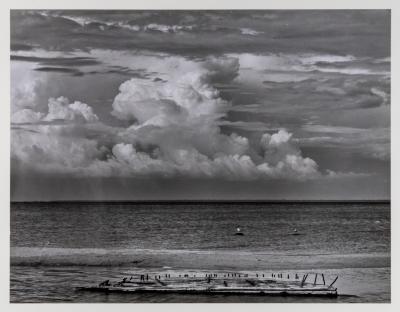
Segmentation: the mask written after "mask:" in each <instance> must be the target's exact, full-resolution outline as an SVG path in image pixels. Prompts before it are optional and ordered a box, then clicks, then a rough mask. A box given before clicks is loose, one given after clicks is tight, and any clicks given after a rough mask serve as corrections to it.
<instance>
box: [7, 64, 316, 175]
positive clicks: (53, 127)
mask: <svg viewBox="0 0 400 312" xmlns="http://www.w3.org/2000/svg"><path fill="white" fill-rule="evenodd" d="M172 68H173V71H172V72H170V73H169V75H168V77H167V79H166V80H165V79H162V80H161V79H153V80H150V79H139V78H132V79H130V80H128V81H125V82H124V83H122V84H121V86H120V88H119V93H118V94H117V96H116V97H115V99H114V101H113V104H112V108H113V110H112V112H111V113H112V115H114V116H115V117H116V118H118V119H121V120H125V121H128V123H129V126H128V127H126V128H122V129H119V130H116V131H117V132H118V133H117V135H116V136H115V135H114V132H115V131H114V132H113V133H112V136H110V137H109V138H108V139H107V140H104V139H102V140H100V139H99V137H97V136H96V135H95V136H92V137H91V138H86V137H85V136H86V133H84V136H83V137H82V136H79V135H78V136H77V131H76V130H75V128H76V127H75V128H74V123H76V122H79V123H80V124H81V127H88V125H90V124H93V123H95V124H97V127H98V128H99V127H100V128H102V129H107V130H105V133H103V135H102V137H104V135H107V131H108V128H106V127H105V126H104V125H102V124H101V122H99V118H98V117H97V115H96V114H95V113H94V112H93V110H92V108H91V107H90V106H89V105H87V104H85V103H81V102H79V101H75V102H73V103H70V101H69V100H68V99H67V98H65V97H58V98H50V99H49V101H48V112H47V114H46V113H43V112H38V111H35V110H34V109H33V108H24V109H22V110H18V111H17V112H16V113H14V115H13V122H14V123H27V122H28V123H33V124H34V123H37V122H41V123H42V124H43V123H45V124H46V125H38V126H37V127H36V128H35V131H36V132H37V133H36V132H31V133H29V134H27V133H26V132H23V133H21V132H19V133H18V135H15V137H14V139H13V148H12V150H13V155H14V157H15V158H17V159H18V160H19V161H21V162H23V163H25V164H26V165H27V166H34V167H35V169H36V170H41V171H46V172H63V173H71V174H74V175H89V176H127V177H140V176H162V177H175V176H181V177H191V178H216V177H217V178H222V179H227V180H254V179H265V178H289V179H308V178H315V177H318V176H319V172H318V168H317V164H316V163H315V162H314V161H313V160H312V159H309V158H303V157H302V155H301V151H300V150H299V149H298V148H297V147H296V146H295V145H294V143H293V142H292V140H291V134H290V133H288V132H287V131H286V130H280V131H279V132H277V133H273V134H268V133H266V134H264V135H263V136H262V138H261V141H260V143H259V145H256V146H252V145H251V144H250V142H249V140H248V139H247V138H246V137H243V136H239V135H237V134H235V133H232V134H230V135H228V134H224V133H222V132H221V129H220V127H219V121H220V119H221V118H223V117H226V114H227V111H228V110H229V108H230V103H229V102H228V101H226V100H224V99H223V98H222V97H221V95H220V93H219V91H218V90H217V89H216V88H215V87H214V84H215V83H225V84H226V83H230V82H231V81H232V80H233V79H235V78H236V76H237V75H238V70H239V62H238V59H237V58H210V59H208V60H205V61H202V62H194V63H192V64H190V66H188V64H186V63H182V65H181V64H180V63H179V62H176V63H175V65H174V66H172ZM187 68H190V71H187ZM59 120H61V121H64V123H63V124H61V125H60V124H52V122H53V121H59ZM65 122H67V123H65ZM49 123H50V124H49ZM85 125H86V126H85ZM84 129H85V128H84ZM86 129H87V128H86ZM109 135H111V134H110V133H109ZM32 159H35V161H34V162H32Z"/></svg>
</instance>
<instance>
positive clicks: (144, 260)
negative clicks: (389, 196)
mask: <svg viewBox="0 0 400 312" xmlns="http://www.w3.org/2000/svg"><path fill="white" fill-rule="evenodd" d="M387 259H389V261H390V254H387V253H365V254H329V253H301V254H299V253H271V252H262V251H238V250H175V249H101V248H47V247H46V248H39V247H12V248H11V254H10V263H11V266H129V267H163V266H170V267H179V266H187V265H190V266H196V265H198V267H201V266H206V267H212V266H219V267H221V263H224V262H226V263H227V266H240V267H247V266H249V267H251V266H252V265H254V262H257V261H261V262H263V263H269V264H279V263H285V265H289V266H290V265H293V266H294V265H300V266H304V265H303V264H304V263H308V264H312V263H314V264H317V263H318V264H319V265H321V264H324V266H326V265H328V264H329V263H333V264H335V266H336V264H337V263H340V262H341V261H344V262H346V263H350V264H351V266H354V265H356V264H357V263H362V266H372V265H376V264H378V266H382V265H383V266H385V265H386V262H387Z"/></svg>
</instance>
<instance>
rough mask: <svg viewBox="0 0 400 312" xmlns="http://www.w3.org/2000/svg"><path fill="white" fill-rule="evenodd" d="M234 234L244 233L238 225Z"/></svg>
mask: <svg viewBox="0 0 400 312" xmlns="http://www.w3.org/2000/svg"><path fill="white" fill-rule="evenodd" d="M235 235H244V234H243V232H242V231H241V230H240V227H237V229H236V233H235Z"/></svg>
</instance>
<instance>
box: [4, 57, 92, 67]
mask: <svg viewBox="0 0 400 312" xmlns="http://www.w3.org/2000/svg"><path fill="white" fill-rule="evenodd" d="M10 59H11V60H12V61H25V62H34V63H39V64H40V65H49V66H90V65H97V64H100V62H99V61H98V60H96V59H94V58H89V57H35V56H22V55H11V56H10Z"/></svg>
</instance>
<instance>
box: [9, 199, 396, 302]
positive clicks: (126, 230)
mask: <svg viewBox="0 0 400 312" xmlns="http://www.w3.org/2000/svg"><path fill="white" fill-rule="evenodd" d="M237 226H240V227H241V229H242V231H243V232H244V234H245V235H244V236H235V235H233V234H234V232H235V230H236V227H237ZM294 229H296V230H297V232H298V233H300V235H292V234H293V231H294ZM277 270H278V271H279V272H287V273H290V274H292V273H294V272H296V273H302V272H310V271H317V272H322V273H324V274H326V276H327V278H328V279H329V278H332V279H333V278H334V277H335V276H336V275H339V280H338V284H337V287H338V290H339V293H340V294H343V295H346V296H340V297H339V298H338V299H318V300H316V299H310V298H302V299H301V298H276V297H275V298H271V297H262V296H226V295H224V296H217V295H213V296H192V295H149V294H135V295H132V294H125V295H122V294H109V295H105V294H94V293H82V292H77V291H75V289H74V287H76V286H82V285H88V284H97V283H99V282H100V281H102V280H104V279H113V278H114V279H119V278H121V277H123V276H127V275H130V274H137V273H141V272H150V273H151V274H153V273H154V274H156V273H160V274H163V273H165V272H169V273H172V274H178V273H182V272H211V271H213V272H214V271H215V272H222V271H226V272H228V271H235V272H236V271H238V272H239V271H240V272H249V273H252V272H265V274H269V273H270V272H277ZM10 280H11V289H10V300H11V301H12V302H57V301H61V302H63V301H65V302H316V301H318V302H320V301H322V302H390V205H389V204H378V203H345V204H343V203H340V204H338V203H265V204H260V203H236V204H233V203H229V204H223V203H203V204H200V203H199V204H190V203H187V204H171V203H170V204H167V203H164V204H137V203H135V204H133V203H74V202H70V203H68V202H65V203H13V204H12V205H11V276H10Z"/></svg>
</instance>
